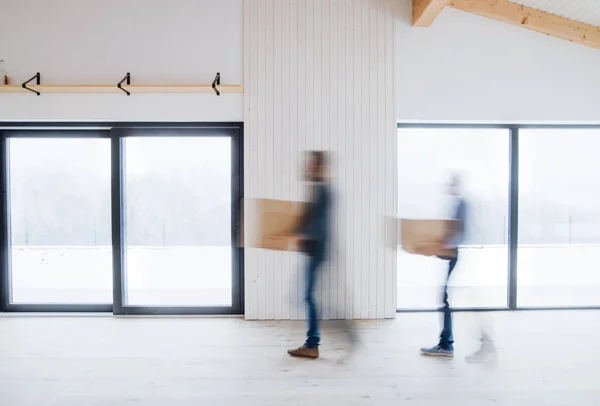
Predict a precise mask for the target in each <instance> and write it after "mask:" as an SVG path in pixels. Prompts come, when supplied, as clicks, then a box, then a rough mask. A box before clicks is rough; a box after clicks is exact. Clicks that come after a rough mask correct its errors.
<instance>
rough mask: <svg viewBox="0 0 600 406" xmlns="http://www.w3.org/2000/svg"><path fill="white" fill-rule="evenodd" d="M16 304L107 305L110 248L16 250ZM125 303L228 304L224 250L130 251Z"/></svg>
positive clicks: (109, 298)
mask: <svg viewBox="0 0 600 406" xmlns="http://www.w3.org/2000/svg"><path fill="white" fill-rule="evenodd" d="M12 263H13V265H12V269H13V271H12V286H13V302H15V303H111V302H112V249H111V247H108V246H101V247H23V246H21V247H14V248H13V251H12ZM125 275H126V287H127V288H126V291H127V303H128V304H131V305H157V306H171V305H173V306H231V249H230V248H228V247H129V248H128V250H127V254H126V273H125Z"/></svg>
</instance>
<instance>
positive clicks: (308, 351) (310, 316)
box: [288, 255, 321, 358]
mask: <svg viewBox="0 0 600 406" xmlns="http://www.w3.org/2000/svg"><path fill="white" fill-rule="evenodd" d="M320 263H321V261H320V260H319V259H318V258H317V257H315V256H314V255H309V256H308V260H307V264H306V292H305V297H304V298H305V300H306V310H307V315H306V316H307V319H306V321H307V324H308V331H307V333H306V342H305V343H304V345H303V346H302V347H300V348H296V349H293V350H289V351H288V354H290V355H292V356H294V357H305V358H319V342H320V334H319V317H318V315H317V306H316V303H315V297H314V290H315V283H316V280H317V269H318V268H319V265H320Z"/></svg>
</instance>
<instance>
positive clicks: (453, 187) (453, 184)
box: [448, 173, 461, 196]
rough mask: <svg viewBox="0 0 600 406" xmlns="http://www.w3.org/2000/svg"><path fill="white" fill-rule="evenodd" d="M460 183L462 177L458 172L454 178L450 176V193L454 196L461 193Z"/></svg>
mask: <svg viewBox="0 0 600 406" xmlns="http://www.w3.org/2000/svg"><path fill="white" fill-rule="evenodd" d="M460 183H461V179H460V175H458V174H456V173H455V174H453V175H452V178H450V181H449V182H448V193H449V194H451V195H452V196H459V195H460Z"/></svg>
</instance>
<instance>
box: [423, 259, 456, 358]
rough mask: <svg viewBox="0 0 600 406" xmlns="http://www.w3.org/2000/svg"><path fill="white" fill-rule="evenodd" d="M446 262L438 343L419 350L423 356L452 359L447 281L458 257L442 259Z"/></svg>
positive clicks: (452, 339)
mask: <svg viewBox="0 0 600 406" xmlns="http://www.w3.org/2000/svg"><path fill="white" fill-rule="evenodd" d="M440 259H445V260H448V261H449V263H448V276H446V283H445V284H444V292H443V296H442V301H443V303H444V307H442V312H443V319H444V327H443V329H442V333H441V334H440V343H439V344H438V345H436V346H435V347H431V348H421V354H423V355H433V356H441V357H453V356H454V346H453V344H454V337H453V335H452V313H451V311H450V303H448V281H449V279H450V275H451V274H452V271H453V270H454V268H455V267H456V262H457V261H458V255H457V256H456V257H455V258H442V257H440Z"/></svg>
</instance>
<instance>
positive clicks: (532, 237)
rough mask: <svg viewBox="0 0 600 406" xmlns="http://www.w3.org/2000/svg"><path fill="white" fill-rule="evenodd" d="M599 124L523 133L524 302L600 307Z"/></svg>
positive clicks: (521, 222)
mask: <svg viewBox="0 0 600 406" xmlns="http://www.w3.org/2000/svg"><path fill="white" fill-rule="evenodd" d="M596 146H600V129H575V128H571V129H569V128H558V129H523V130H521V131H520V133H519V199H520V202H519V249H518V290H517V292H518V295H517V296H518V303H519V306H527V307H547V306H598V305H600V296H599V295H598V291H599V290H600V272H598V269H599V268H600V176H598V175H599V174H600V159H599V158H598V153H597V152H598V148H596Z"/></svg>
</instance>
